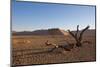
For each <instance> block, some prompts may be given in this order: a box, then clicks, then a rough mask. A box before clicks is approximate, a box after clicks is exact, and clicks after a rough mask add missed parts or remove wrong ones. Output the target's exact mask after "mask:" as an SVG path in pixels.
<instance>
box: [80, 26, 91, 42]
mask: <svg viewBox="0 0 100 67" xmlns="http://www.w3.org/2000/svg"><path fill="white" fill-rule="evenodd" d="M89 27H90V26H87V27H86V28H84V29H83V30H82V31H81V33H80V36H79V41H82V36H83V33H84V32H85V31H86V30H87V29H88V28H89Z"/></svg>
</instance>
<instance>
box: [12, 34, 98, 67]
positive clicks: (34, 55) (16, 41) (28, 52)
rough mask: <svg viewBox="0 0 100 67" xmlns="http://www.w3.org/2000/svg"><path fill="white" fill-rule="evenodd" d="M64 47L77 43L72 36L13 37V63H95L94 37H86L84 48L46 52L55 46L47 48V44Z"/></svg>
mask: <svg viewBox="0 0 100 67" xmlns="http://www.w3.org/2000/svg"><path fill="white" fill-rule="evenodd" d="M47 40H49V42H51V43H55V44H57V45H63V44H66V43H67V42H70V43H75V40H74V39H73V38H72V37H71V36H62V35H61V36H60V35H55V36H54V35H48V36H12V63H13V65H30V64H51V63H65V62H80V61H95V60H96V44H95V35H94V36H84V37H83V41H86V40H87V41H90V42H91V43H90V44H87V43H86V44H83V45H82V47H80V48H78V47H74V48H73V49H72V50H71V51H64V50H63V49H61V48H58V49H56V50H54V51H53V52H46V51H48V50H50V49H51V48H53V46H46V45H45V42H46V41H47Z"/></svg>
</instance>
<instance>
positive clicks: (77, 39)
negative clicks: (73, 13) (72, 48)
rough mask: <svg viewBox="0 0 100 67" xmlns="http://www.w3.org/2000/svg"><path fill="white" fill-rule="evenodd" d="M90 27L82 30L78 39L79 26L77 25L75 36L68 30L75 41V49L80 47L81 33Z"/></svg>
mask: <svg viewBox="0 0 100 67" xmlns="http://www.w3.org/2000/svg"><path fill="white" fill-rule="evenodd" d="M89 27H90V26H87V27H86V28H84V29H83V30H82V31H81V32H80V34H79V37H78V33H79V25H77V31H76V33H75V34H73V33H72V32H71V31H70V30H68V32H69V34H70V35H71V36H72V37H73V38H74V39H75V41H76V46H77V47H80V46H82V43H81V41H82V37H83V33H84V32H85V31H86V30H87V29H88V28H89Z"/></svg>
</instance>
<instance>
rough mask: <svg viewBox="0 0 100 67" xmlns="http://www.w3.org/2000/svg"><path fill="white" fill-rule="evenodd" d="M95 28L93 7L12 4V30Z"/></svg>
mask: <svg viewBox="0 0 100 67" xmlns="http://www.w3.org/2000/svg"><path fill="white" fill-rule="evenodd" d="M77 25H80V29H82V28H84V27H86V26H87V25H90V28H91V29H94V28H95V6H79V5H69V4H66V5H64V4H48V3H36V2H19V1H17V2H16V1H13V2H12V30H14V31H33V30H39V29H48V28H60V29H64V30H67V29H70V30H76V26H77Z"/></svg>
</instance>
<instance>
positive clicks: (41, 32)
mask: <svg viewBox="0 0 100 67" xmlns="http://www.w3.org/2000/svg"><path fill="white" fill-rule="evenodd" d="M72 32H73V33H75V32H76V31H72ZM12 34H13V35H69V33H68V32H67V31H64V30H61V29H59V28H52V29H46V30H35V31H22V32H16V31H12ZM85 34H86V35H87V34H88V35H91V34H95V29H89V30H87V31H86V32H85Z"/></svg>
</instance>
